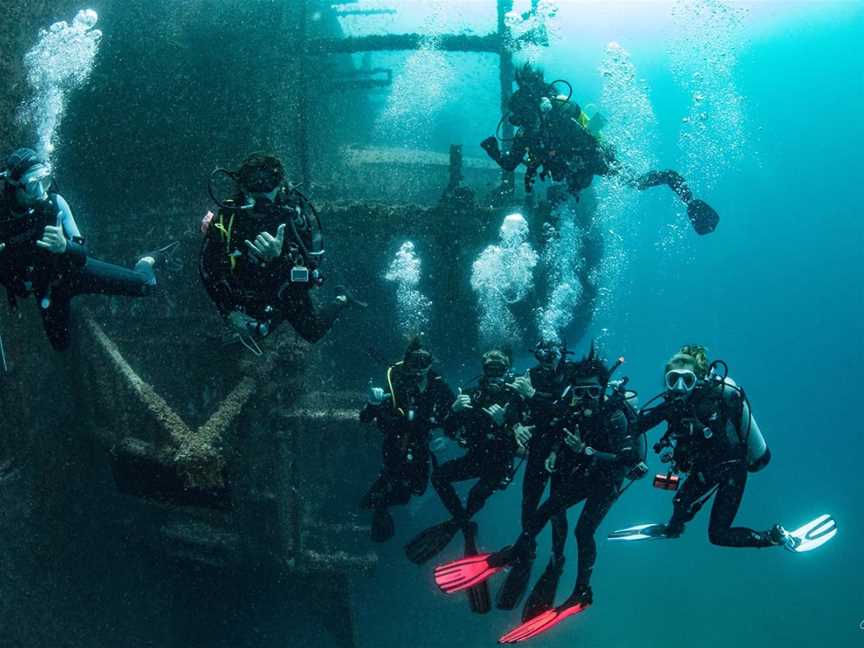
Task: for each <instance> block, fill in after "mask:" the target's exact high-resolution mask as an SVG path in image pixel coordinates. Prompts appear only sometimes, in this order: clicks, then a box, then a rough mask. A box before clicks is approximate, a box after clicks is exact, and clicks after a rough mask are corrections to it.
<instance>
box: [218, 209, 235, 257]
mask: <svg viewBox="0 0 864 648" xmlns="http://www.w3.org/2000/svg"><path fill="white" fill-rule="evenodd" d="M216 229H218V230H219V231H220V232H221V233H222V238H224V239H225V254H226V256H227V257H228V262H229V263H230V264H231V270H232V271H233V270H234V268H235V267H236V266H237V258H236V257H235V256H234V255H233V254H231V232H233V231H234V213H233V212H232V213H231V219H230V220H229V221H228V227H227V228H226V227H225V216H224V215H223V214H222V213H221V212H220V214H219V222H218V223H216Z"/></svg>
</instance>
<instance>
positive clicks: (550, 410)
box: [522, 362, 569, 556]
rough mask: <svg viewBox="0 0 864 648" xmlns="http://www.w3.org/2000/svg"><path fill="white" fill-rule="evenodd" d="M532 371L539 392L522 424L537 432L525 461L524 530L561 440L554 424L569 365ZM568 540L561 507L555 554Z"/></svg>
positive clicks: (554, 535)
mask: <svg viewBox="0 0 864 648" xmlns="http://www.w3.org/2000/svg"><path fill="white" fill-rule="evenodd" d="M529 373H530V376H531V384H532V386H533V387H534V389H535V390H536V391H535V393H534V395H533V396H532V397H531V398H529V399H528V400H526V401H525V409H524V412H525V416H524V421H523V424H524V425H527V426H530V425H533V426H534V432H533V434H532V436H531V440H530V441H529V442H528V459H527V461H526V462H525V476H524V477H523V481H522V528H523V529H524V528H526V526H527V525H528V524H529V522H530V520H531V517H532V516H533V515H534V513H535V512H536V511H537V507H538V505H539V504H540V499H541V498H542V497H543V491H544V490H545V489H546V484H547V483H548V482H549V477H550V474H549V471H548V470H546V459H547V458H548V457H549V454H550V453H551V452H552V451H554V450H556V449H557V446H558V444H559V443H560V436H559V435H558V434H557V432H556V430H555V429H554V428H553V425H554V421H555V420H556V419H557V418H558V417H559V416H560V413H561V408H562V405H561V403H560V402H559V399H560V397H561V394H562V393H563V392H564V390H565V389H566V387H567V384H568V378H569V365H568V364H567V363H566V362H561V363H560V364H559V365H558V369H557V370H555V371H548V370H546V369H543V368H542V367H540V366H536V367H532V368H531V369H530V370H529ZM566 542H567V515H566V513H565V511H563V510H562V511H561V512H560V513H559V514H558V515H556V516H555V517H554V519H553V520H552V550H553V553H554V554H555V556H563V555H564V545H565V543H566Z"/></svg>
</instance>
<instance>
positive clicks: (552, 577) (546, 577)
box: [522, 556, 564, 621]
mask: <svg viewBox="0 0 864 648" xmlns="http://www.w3.org/2000/svg"><path fill="white" fill-rule="evenodd" d="M563 572H564V556H552V558H551V559H550V560H549V564H548V565H546V569H545V570H544V571H543V574H542V575H541V576H540V578H539V580H538V581H537V583H536V584H535V585H534V589H532V590H531V594H530V595H529V596H528V600H527V601H526V602H525V607H524V608H523V609H522V621H528V619H533V618H534V617H536V616H537V615H538V614H540V613H542V612H545V611H546V610H551V609H552V608H553V607H555V593H556V592H557V591H558V582H559V581H560V580H561V574H562V573H563Z"/></svg>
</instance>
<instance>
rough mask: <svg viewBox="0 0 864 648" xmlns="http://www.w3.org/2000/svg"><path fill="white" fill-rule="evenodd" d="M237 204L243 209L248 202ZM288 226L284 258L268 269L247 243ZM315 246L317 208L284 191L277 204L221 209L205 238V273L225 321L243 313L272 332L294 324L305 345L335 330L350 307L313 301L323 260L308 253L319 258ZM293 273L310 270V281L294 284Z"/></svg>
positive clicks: (201, 262) (203, 276)
mask: <svg viewBox="0 0 864 648" xmlns="http://www.w3.org/2000/svg"><path fill="white" fill-rule="evenodd" d="M231 204H242V198H241V197H238V198H237V199H235V201H234V202H233V203H231ZM282 224H285V225H286V227H285V243H284V245H283V247H282V254H281V255H280V256H279V257H278V258H277V259H275V260H273V261H271V262H269V263H266V264H264V263H262V262H260V261H258V260H257V259H256V258H255V257H254V256H253V255H252V254H250V252H249V248H248V247H247V245H246V243H245V241H247V240H248V241H254V240H255V237H256V236H258V234H260V233H261V232H269V233H270V234H271V235H272V236H274V237H275V236H276V234H277V231H278V229H279V226H280V225H282ZM295 232H296V236H295ZM315 244H316V230H315V224H314V223H313V216H312V214H311V208H310V207H309V206H308V204H307V203H306V202H305V201H303V200H302V199H301V198H300V197H299V196H298V195H296V194H292V192H290V191H289V190H288V189H283V190H282V192H281V193H279V194H277V196H276V199H275V201H274V203H267V202H265V201H259V202H258V203H257V204H256V206H255V207H254V208H253V209H239V208H238V209H220V210H219V213H218V214H217V215H216V216H214V217H213V220H212V221H211V222H210V224H209V226H208V228H207V232H206V234H205V236H204V241H203V243H202V246H201V255H200V259H199V265H198V267H199V273H200V275H201V280H202V281H203V282H204V287H205V288H206V289H207V292H208V293H209V295H210V298H211V299H212V300H213V302H214V303H215V304H216V307H217V308H218V309H219V313H220V314H221V315H222V317H223V318H227V317H228V315H229V314H230V313H231V312H232V311H240V312H243V313H245V314H246V315H248V316H250V317H252V318H254V319H255V320H257V321H258V322H259V323H261V324H267V326H268V327H269V330H270V331H272V330H273V329H274V328H275V327H276V326H277V325H279V324H280V323H281V322H282V321H283V320H288V321H289V322H290V323H291V325H292V326H293V327H294V330H296V331H297V333H298V334H299V335H300V336H301V337H302V338H303V339H305V340H307V341H309V342H317V341H318V340H320V339H321V338H322V337H324V335H325V334H326V333H327V331H329V330H330V328H331V327H332V326H333V323H334V322H335V321H336V318H337V317H338V316H339V313H340V312H341V310H342V308H343V306H344V304H342V303H340V302H337V301H333V302H331V303H329V304H327V305H325V306H323V307H318V306H316V304H315V303H314V301H313V298H312V295H311V291H312V288H314V287H315V286H317V285H318V283H319V282H318V279H317V278H318V274H317V268H318V264H319V262H320V258H317V257H312V256H311V255H308V254H307V252H314V250H313V248H314V246H315ZM304 248H305V251H304ZM293 268H305V269H306V270H307V271H308V275H309V276H308V280H306V281H292V269H293ZM303 274H304V273H302V272H301V273H299V276H297V277H294V279H297V278H302V275H303Z"/></svg>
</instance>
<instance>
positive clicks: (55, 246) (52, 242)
mask: <svg viewBox="0 0 864 648" xmlns="http://www.w3.org/2000/svg"><path fill="white" fill-rule="evenodd" d="M36 245H38V246H39V247H40V248H42V249H43V250H48V251H49V252H51V253H52V254H63V253H64V252H65V251H66V236H65V235H64V234H63V228H62V227H60V226H59V225H48V226H46V227H45V231H43V232H42V238H41V239H39V240H38V241H36Z"/></svg>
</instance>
